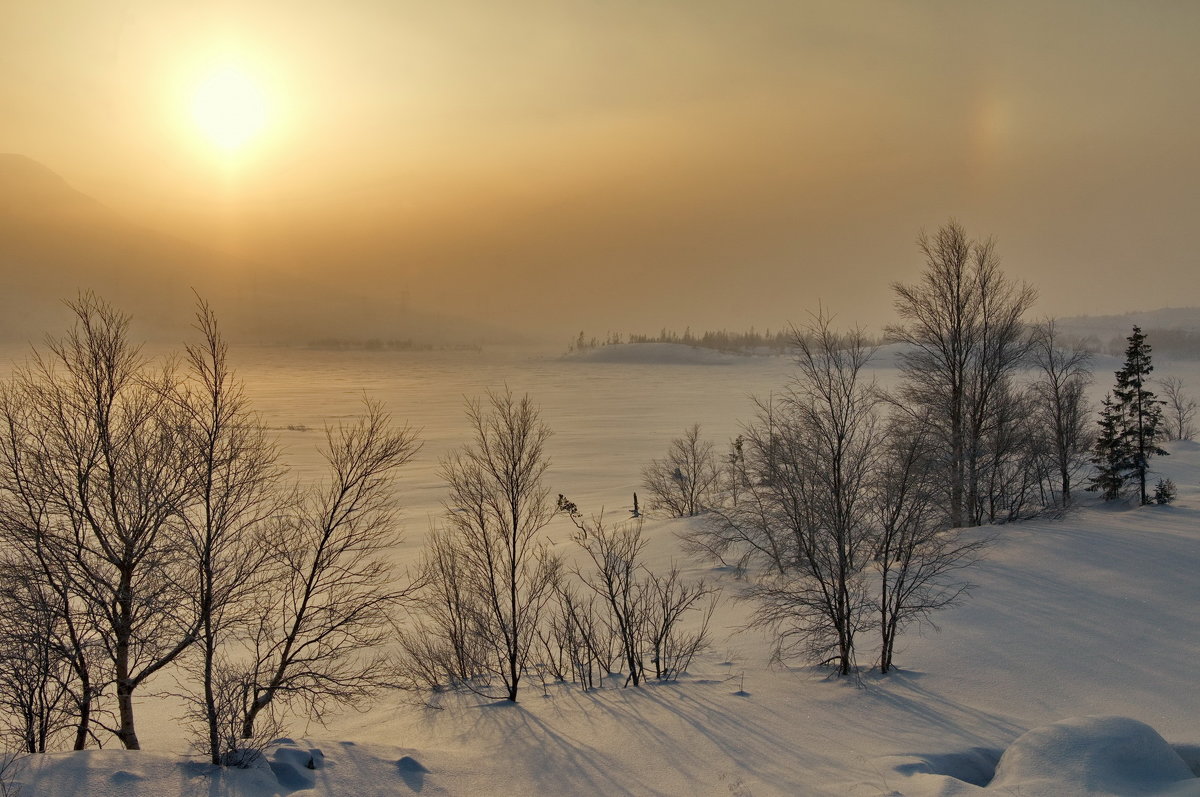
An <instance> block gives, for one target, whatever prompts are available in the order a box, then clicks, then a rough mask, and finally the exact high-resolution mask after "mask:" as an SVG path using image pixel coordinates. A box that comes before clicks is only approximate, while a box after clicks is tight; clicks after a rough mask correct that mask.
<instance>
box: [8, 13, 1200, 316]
mask: <svg viewBox="0 0 1200 797" xmlns="http://www.w3.org/2000/svg"><path fill="white" fill-rule="evenodd" d="M1198 41H1200V4H1197V3H1189V2H1157V3H1134V2H1129V3H1111V2H1100V1H1098V0H1087V1H1086V2H1057V3H1055V2H1029V3H1020V2H1005V3H984V2H958V1H955V2H881V3H854V2H844V3H843V2H829V3H808V2H800V1H799V0H795V1H793V2H766V1H765V0H758V1H747V0H742V1H741V2H709V0H689V1H686V2H685V1H682V0H680V1H678V2H654V0H639V2H623V1H622V2H615V1H614V0H560V1H559V2H525V1H517V2H482V1H476V2H466V1H465V0H444V1H442V2H426V1H425V0H420V1H417V0H413V1H405V0H388V1H385V0H377V1H374V2H364V1H361V0H360V1H357V2H356V1H354V0H348V1H347V2H339V3H335V2H315V1H309V0H289V1H288V2H224V3H223V2H206V3H191V2H169V1H168V2H164V1H163V0H134V1H128V2H122V1H121V0H108V1H107V2H98V1H97V2H85V1H84V0H78V1H76V2H67V1H66V0H43V1H42V2H27V3H22V2H9V3H5V4H4V6H3V10H0V152H16V153H22V154H24V155H27V156H29V157H31V158H33V159H35V160H37V161H40V162H41V163H43V164H45V165H46V166H48V167H50V168H51V169H53V170H54V171H56V172H57V173H59V174H60V175H62V176H63V177H65V178H66V179H67V180H68V181H69V182H70V183H71V184H72V185H73V186H75V187H76V188H78V189H79V190H81V191H83V192H85V193H87V194H90V195H92V196H94V197H96V198H97V199H99V200H100V201H101V202H103V203H105V204H106V205H108V206H109V207H111V208H113V209H114V210H116V211H118V212H119V213H120V214H122V215H124V216H125V217H127V218H129V219H132V220H135V221H136V222H137V223H139V224H142V225H145V226H147V227H152V228H156V229H161V230H164V231H169V232H171V233H173V234H176V235H178V236H180V237H183V238H186V239H190V240H193V241H197V242H200V243H203V244H204V245H206V246H212V247H216V248H220V249H222V250H225V251H229V252H233V253H235V254H236V255H237V256H238V257H239V258H241V259H243V260H244V261H247V262H256V263H265V264H271V265H274V266H276V267H282V268H285V269H293V270H295V271H296V272H297V273H299V274H307V275H314V276H315V278H317V279H331V280H333V279H336V280H350V281H352V282H353V283H354V284H355V285H361V286H365V287H364V288H363V289H364V290H371V291H394V292H396V293H400V292H402V291H403V292H406V293H407V295H408V296H409V297H410V301H412V302H414V303H417V304H421V305H428V306H431V307H436V308H442V309H453V310H454V311H456V312H462V313H471V314H475V313H479V314H485V315H488V316H489V317H494V318H496V319H497V320H499V321H501V322H503V323H512V324H516V325H524V326H538V325H540V326H542V327H544V328H546V329H547V330H549V331H552V332H554V333H555V334H558V331H559V330H570V329H572V328H578V327H580V326H583V327H586V328H587V329H589V330H593V331H597V332H600V331H603V329H604V328H605V327H613V328H620V329H623V330H629V329H634V330H656V329H657V328H658V327H659V326H663V325H667V326H677V327H682V326H683V325H684V324H691V325H692V326H693V327H694V328H696V327H714V326H725V327H734V326H742V325H746V324H750V323H754V324H757V325H758V326H759V327H763V326H778V325H779V324H781V323H784V322H786V321H788V320H799V319H801V318H802V317H803V315H804V313H805V311H806V310H809V309H813V308H815V306H816V304H817V302H818V301H823V302H824V303H825V304H826V305H827V306H829V307H831V308H832V309H833V310H834V311H835V312H837V313H838V314H839V315H840V316H841V317H842V318H844V319H846V320H848V321H860V322H863V323H866V324H868V325H871V326H876V327H877V326H880V325H881V324H882V322H886V320H887V318H886V316H887V315H888V314H889V313H890V308H891V294H890V291H889V288H888V283H889V282H891V281H893V280H910V279H912V278H914V276H915V275H916V274H917V273H918V271H919V268H920V265H921V263H920V260H919V257H918V254H917V251H916V247H915V246H914V244H913V241H914V238H915V237H916V234H917V232H918V231H919V229H920V228H922V227H930V228H932V227H936V226H937V225H939V224H941V223H943V222H944V221H945V220H946V219H947V218H949V217H951V216H953V217H955V218H957V219H959V220H960V221H961V222H963V223H964V225H966V227H967V228H968V230H969V231H970V232H972V233H974V234H978V235H988V234H992V235H995V236H996V238H997V239H998V251H999V254H1000V256H1001V258H1002V260H1003V264H1004V267H1005V268H1006V270H1008V271H1009V272H1010V273H1011V274H1013V275H1015V276H1018V277H1020V278H1023V279H1027V280H1029V281H1030V282H1032V283H1034V284H1035V285H1036V286H1037V287H1038V288H1039V290H1040V292H1041V296H1042V299H1041V301H1040V303H1039V305H1038V308H1037V310H1038V312H1039V313H1040V314H1055V315H1069V314H1075V313H1083V312H1112V311H1119V310H1127V309H1150V308H1154V307H1159V306H1165V305H1176V306H1178V305H1185V304H1200V278H1198V277H1197V276H1196V273H1197V272H1196V268H1197V256H1196V254H1195V246H1194V235H1193V230H1194V228H1195V226H1196V221H1195V220H1196V219H1197V216H1198V214H1200V189H1198V186H1200V153H1198V147H1197V144H1198V140H1200V136H1198V135H1197V134H1198V133H1200V103H1197V101H1196V98H1197V97H1200V57H1197V55H1196V46H1197V42H1198ZM227 68H232V69H234V70H236V71H237V73H238V74H239V75H244V76H246V79H247V80H248V81H249V82H250V83H251V85H252V86H253V90H254V91H255V92H257V95H256V96H258V97H260V98H261V107H260V109H259V110H260V111H261V113H262V121H263V126H262V129H261V131H259V132H258V133H257V134H255V135H253V136H252V137H251V138H250V139H249V140H248V141H247V142H246V144H245V146H244V147H243V148H240V149H237V150H235V151H233V152H232V153H231V152H227V151H223V150H221V149H220V148H219V147H217V146H215V145H214V144H213V143H212V141H210V140H209V138H207V137H206V136H205V135H204V133H203V132H202V130H201V129H200V127H199V126H198V124H197V121H196V120H195V119H194V118H193V117H194V115H195V102H196V100H195V97H196V95H197V92H198V90H199V88H198V87H200V86H202V85H204V82H205V81H206V80H207V79H208V78H209V77H210V76H211V75H212V74H213V73H214V71H215V70H220V69H227ZM538 319H543V320H542V321H539V320H538Z"/></svg>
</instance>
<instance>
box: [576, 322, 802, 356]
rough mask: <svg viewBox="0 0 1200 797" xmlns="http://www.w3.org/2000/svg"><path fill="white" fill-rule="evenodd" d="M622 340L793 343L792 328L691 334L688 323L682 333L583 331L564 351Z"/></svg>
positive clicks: (732, 348) (737, 348)
mask: <svg viewBox="0 0 1200 797" xmlns="http://www.w3.org/2000/svg"><path fill="white" fill-rule="evenodd" d="M623 343H678V344H682V345H684V346H697V347H699V348H702V349H712V350H714V351H723V352H732V353H737V354H750V353H754V352H762V351H768V352H771V353H773V354H782V353H784V352H786V351H787V350H788V349H789V348H791V346H792V332H791V331H790V330H783V329H781V330H778V331H775V332H772V331H771V330H770V329H768V330H767V331H766V332H758V331H756V330H755V329H754V328H753V327H751V328H750V330H749V331H748V332H729V331H726V330H724V329H722V330H718V331H715V332H711V331H710V332H703V333H701V334H699V335H696V334H693V333H692V330H691V327H688V328H686V329H684V330H683V334H682V335H681V334H679V333H678V332H676V331H674V330H671V329H666V328H663V329H662V330H661V331H660V332H659V333H658V334H657V335H641V334H637V333H629V334H627V335H622V334H621V333H619V332H608V333H606V334H605V336H604V337H603V338H596V337H590V338H589V337H588V336H587V335H585V334H584V333H583V332H582V331H581V332H580V333H579V335H578V337H576V338H575V339H574V340H573V341H571V342H570V343H569V344H567V351H569V352H571V351H588V350H589V349H595V348H599V347H600V346H618V345H621V344H623Z"/></svg>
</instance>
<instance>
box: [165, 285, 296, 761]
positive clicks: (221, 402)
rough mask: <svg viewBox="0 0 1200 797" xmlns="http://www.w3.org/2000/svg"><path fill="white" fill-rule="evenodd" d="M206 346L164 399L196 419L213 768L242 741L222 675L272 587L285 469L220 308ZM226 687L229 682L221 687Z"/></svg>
mask: <svg viewBox="0 0 1200 797" xmlns="http://www.w3.org/2000/svg"><path fill="white" fill-rule="evenodd" d="M196 329H197V331H198V332H199V334H200V338H201V340H200V342H199V343H195V344H191V345H188V346H187V347H186V349H185V355H186V356H185V364H186V371H185V373H184V374H183V376H182V378H181V379H180V380H179V384H178V385H174V386H173V387H174V391H173V392H172V394H170V395H167V396H164V399H165V400H169V401H174V402H175V403H176V404H177V405H178V407H179V408H180V410H181V413H182V415H183V417H184V419H185V420H186V421H187V425H186V427H185V429H186V432H185V439H184V441H183V443H184V445H186V446H187V447H188V451H189V458H190V462H191V470H190V472H189V473H190V476H191V477H192V479H193V481H194V490H195V496H194V501H193V502H192V504H191V506H190V507H189V508H188V511H187V512H186V513H185V514H184V521H185V528H186V541H187V544H188V553H189V555H190V557H191V559H192V562H193V563H194V580H193V584H192V587H191V589H190V590H189V594H190V597H191V599H192V601H193V602H194V611H195V613H196V616H197V619H198V623H199V632H198V635H197V647H198V648H199V658H200V661H199V663H198V666H196V667H195V668H193V669H194V670H195V671H196V672H195V674H196V675H197V676H198V680H199V682H200V694H199V695H195V696H192V697H191V699H192V700H193V701H195V702H196V703H197V704H198V705H197V706H196V711H197V713H198V714H199V716H200V718H201V719H202V722H201V724H202V726H203V735H202V737H201V738H202V742H203V744H202V747H203V748H205V749H206V751H207V752H208V754H209V756H210V760H211V761H212V763H213V764H221V763H223V758H224V756H226V755H228V754H231V753H234V752H235V750H233V749H229V748H230V745H231V744H233V745H236V744H238V741H237V735H236V734H230V733H229V732H228V728H229V727H230V725H231V719H230V710H231V709H232V706H233V704H232V703H231V700H230V698H231V696H230V695H228V694H225V693H223V692H224V690H226V689H228V688H229V684H228V678H227V677H225V676H222V674H221V673H220V672H219V670H220V669H221V667H222V664H221V656H222V650H223V648H224V647H225V646H226V644H227V643H228V642H229V641H230V640H231V638H232V637H233V636H234V634H235V632H236V631H237V630H238V629H239V628H240V627H241V624H242V623H243V622H244V621H245V620H246V619H247V616H246V615H247V612H248V611H249V610H250V609H251V607H252V605H253V599H254V598H255V593H256V592H257V591H259V590H262V589H274V587H273V586H272V585H269V584H264V583H263V576H264V574H265V572H266V570H267V568H266V559H265V557H266V552H267V550H268V548H267V546H266V545H264V544H263V539H262V536H263V532H264V530H265V528H266V527H267V525H268V524H269V523H270V522H271V521H272V519H273V518H276V517H277V516H278V515H279V514H280V513H281V512H282V511H283V509H284V495H283V491H282V490H281V489H280V486H281V480H282V478H283V469H282V468H281V467H280V466H279V465H278V464H277V454H276V449H275V444H274V442H273V441H272V440H271V438H270V437H269V435H268V433H267V431H266V429H265V428H264V427H263V425H262V423H261V422H260V421H259V420H258V418H257V417H256V416H255V415H254V414H253V412H252V411H251V410H250V407H249V404H248V402H247V400H246V397H245V394H244V392H243V389H242V385H241V383H240V382H239V381H238V380H237V379H236V377H235V376H234V374H233V373H232V371H231V369H230V366H229V360H228V346H227V345H226V343H225V341H224V339H223V338H222V337H221V334H220V331H219V330H218V328H217V322H216V317H215V315H214V314H213V312H212V310H211V308H210V307H209V306H208V305H207V304H205V303H204V302H200V305H199V308H198V310H197V314H196ZM219 681H224V683H219Z"/></svg>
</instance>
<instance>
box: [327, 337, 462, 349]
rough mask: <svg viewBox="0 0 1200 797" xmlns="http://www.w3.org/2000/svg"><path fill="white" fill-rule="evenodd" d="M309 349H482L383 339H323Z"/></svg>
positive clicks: (459, 344)
mask: <svg viewBox="0 0 1200 797" xmlns="http://www.w3.org/2000/svg"><path fill="white" fill-rule="evenodd" d="M308 348H310V349H323V350H332V351H480V349H481V348H482V347H481V346H479V345H477V344H473V343H454V344H443V345H434V344H432V343H414V342H413V341H412V340H383V339H382V338H368V339H367V340H353V339H350V340H345V339H342V338H321V339H320V340H310V341H309V342H308Z"/></svg>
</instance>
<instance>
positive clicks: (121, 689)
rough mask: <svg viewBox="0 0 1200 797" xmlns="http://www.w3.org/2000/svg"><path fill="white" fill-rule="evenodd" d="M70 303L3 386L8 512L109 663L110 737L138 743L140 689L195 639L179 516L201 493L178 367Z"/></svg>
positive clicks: (118, 323) (106, 317)
mask: <svg viewBox="0 0 1200 797" xmlns="http://www.w3.org/2000/svg"><path fill="white" fill-rule="evenodd" d="M69 307H70V308H71V310H72V311H73V313H74V315H75V325H74V327H73V328H72V329H71V330H70V331H68V332H67V334H66V335H64V336H63V337H61V338H51V339H49V340H48V343H47V349H48V353H46V354H42V353H41V352H38V351H36V350H35V351H34V353H33V354H32V356H31V360H30V362H29V364H27V365H25V366H23V367H21V368H19V369H18V370H17V372H16V374H15V375H14V377H13V381H12V383H11V384H10V386H9V388H8V396H9V398H8V399H7V401H6V405H7V407H8V410H7V414H9V416H10V417H9V418H7V419H6V425H7V430H6V431H7V434H8V439H7V440H5V449H6V450H7V452H8V454H7V459H8V462H7V463H6V468H5V470H6V473H5V481H6V482H7V483H6V485H5V488H6V490H7V495H8V497H9V498H11V499H12V502H11V503H10V506H12V505H14V504H15V505H16V506H17V512H16V513H14V515H10V517H13V516H15V515H16V514H18V513H20V512H21V511H22V510H24V519H23V520H24V522H22V523H19V524H17V525H18V527H19V529H20V531H19V533H20V534H21V535H23V538H24V544H25V546H26V549H27V550H32V551H35V552H36V553H37V555H38V557H39V561H40V562H41V563H42V564H43V565H44V566H45V568H46V569H47V570H48V571H52V572H48V573H47V575H48V576H49V579H50V583H52V584H54V585H55V588H56V589H58V590H60V591H61V594H62V595H63V596H64V597H65V599H66V602H67V605H68V606H69V607H71V612H72V614H73V613H74V612H75V608H76V607H78V609H79V611H80V612H81V617H85V618H86V620H87V622H88V625H89V626H90V627H91V628H93V629H94V630H95V632H96V634H97V637H98V639H97V642H98V646H99V649H100V650H101V651H102V655H103V658H104V659H105V660H106V667H105V669H107V670H108V672H107V673H106V674H105V675H104V676H103V678H102V679H100V680H102V681H103V682H104V683H112V684H113V686H114V688H115V692H116V700H117V720H118V724H117V727H116V728H114V729H113V732H114V733H115V735H116V736H117V738H118V739H119V740H120V741H121V743H122V744H123V745H124V746H125V747H126V748H127V749H138V748H139V747H140V744H139V740H138V736H137V730H136V726H135V722H134V703H133V695H134V692H135V691H136V690H137V689H138V687H140V686H141V685H142V684H144V683H145V682H146V681H147V680H148V679H149V678H151V677H152V676H153V675H154V674H155V673H157V672H159V671H160V670H162V669H163V668H164V667H166V666H167V665H169V664H171V663H172V662H173V661H175V660H176V659H177V658H178V657H179V656H180V655H181V654H182V653H183V652H184V651H185V650H187V648H188V647H189V646H190V645H191V644H192V643H193V642H194V641H195V638H196V630H197V625H196V617H195V614H194V612H192V611H191V602H190V601H189V600H188V596H187V586H186V585H187V581H188V579H187V572H188V570H189V565H190V562H189V559H188V557H187V556H186V553H185V551H186V545H185V543H184V524H183V521H182V517H183V513H184V509H185V507H186V506H187V505H188V503H189V502H190V501H191V500H192V498H193V496H194V485H193V484H192V482H191V481H190V480H189V478H188V473H189V471H190V467H191V462H190V461H189V459H188V457H187V454H186V450H187V449H186V446H184V445H183V444H182V443H183V441H182V439H181V436H182V430H183V429H184V428H185V425H186V424H185V419H184V418H183V417H181V414H180V413H179V411H178V408H177V407H176V406H174V405H173V404H172V403H170V402H164V401H162V400H161V396H163V395H164V394H165V393H167V392H169V387H168V385H167V381H168V380H169V379H170V373H169V372H163V373H161V374H156V373H154V372H152V371H151V369H150V368H149V366H148V365H147V363H146V361H145V360H144V358H143V357H142V356H141V354H140V352H139V350H138V349H137V347H135V346H134V345H133V344H131V343H130V341H129V337H128V317H127V316H125V315H123V314H121V313H119V312H118V311H116V310H115V309H114V308H113V307H111V306H110V305H108V304H106V303H104V302H103V301H101V300H100V299H98V298H96V297H95V296H94V295H92V294H83V295H81V296H80V297H79V298H78V299H77V300H75V301H74V302H70V303H69ZM16 403H19V404H20V406H21V411H20V414H19V417H16V418H14V417H13V416H14V415H15V414H16V413H14V412H13V411H12V409H13V407H14V406H15V404H16ZM74 631H75V632H76V633H82V629H81V628H79V627H76V628H75V629H74ZM79 644H80V647H78V648H77V649H76V655H77V661H78V662H79V666H80V667H81V672H84V671H86V670H88V669H90V668H88V667H87V665H85V664H83V661H84V659H85V658H86V654H85V653H84V650H83V647H82V644H83V643H82V640H80V642H79ZM99 688H102V687H101V684H99V683H96V682H94V681H92V682H90V683H87V684H85V685H84V686H83V689H84V690H85V692H86V693H88V694H91V695H94V694H98V691H97V690H98V689H99ZM85 725H86V723H83V722H81V726H80V736H79V737H77V743H78V739H79V738H85V736H86V733H87V732H88V731H87V728H86V727H85Z"/></svg>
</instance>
